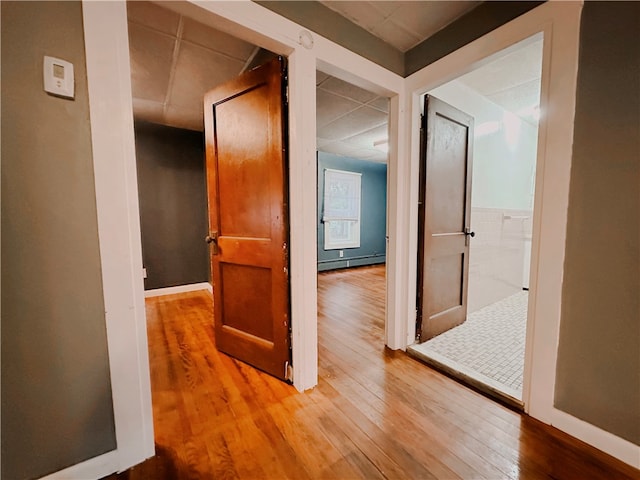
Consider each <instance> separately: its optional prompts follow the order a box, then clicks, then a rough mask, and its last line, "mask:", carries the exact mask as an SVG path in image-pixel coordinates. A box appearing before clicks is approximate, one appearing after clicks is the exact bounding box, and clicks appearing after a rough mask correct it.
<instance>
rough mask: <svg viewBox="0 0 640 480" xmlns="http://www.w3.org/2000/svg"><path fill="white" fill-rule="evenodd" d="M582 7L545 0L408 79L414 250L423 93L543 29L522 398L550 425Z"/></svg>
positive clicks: (409, 328) (411, 332)
mask: <svg viewBox="0 0 640 480" xmlns="http://www.w3.org/2000/svg"><path fill="white" fill-rule="evenodd" d="M581 10H582V3H580V2H575V3H574V2H566V3H565V2H558V3H556V2H547V3H545V4H543V5H541V6H539V7H536V8H535V9H533V10H531V11H530V12H528V13H526V14H524V15H522V16H521V17H518V18H516V19H514V20H513V21H511V22H509V23H507V24H505V25H503V26H502V27H500V28H498V29H496V30H494V31H493V32H491V33H488V34H487V35H485V36H483V37H481V38H479V39H478V40H475V41H474V42H472V43H470V44H468V45H466V46H464V47H462V48H460V49H459V50H457V51H455V52H453V53H451V54H449V55H447V56H446V57H444V58H442V59H440V60H438V61H436V62H434V63H433V64H431V65H429V66H427V67H425V68H423V69H422V70H420V71H418V72H416V73H414V74H412V75H411V76H409V77H407V79H406V84H405V88H406V90H407V92H408V94H407V104H406V107H405V108H406V111H407V112H409V115H410V116H411V121H410V123H411V125H412V129H411V132H410V140H409V141H410V144H411V172H412V175H411V178H412V179H413V181H412V182H411V185H410V192H409V195H410V196H411V202H410V205H411V209H410V211H409V212H408V215H409V217H410V218H409V221H408V223H409V232H410V237H411V245H410V247H409V249H410V254H411V255H417V218H418V211H417V199H418V184H417V178H418V171H419V170H418V169H419V151H420V145H419V139H420V132H419V124H420V115H421V113H422V106H421V102H420V98H421V96H422V95H424V94H425V93H427V92H428V91H429V90H432V89H434V88H436V87H438V86H440V85H442V84H444V83H447V82H449V81H451V80H453V79H455V78H457V77H459V76H461V75H464V74H465V73H467V72H469V71H471V70H474V69H475V68H478V67H480V66H482V65H484V64H486V63H488V62H490V61H492V60H494V59H495V58H498V57H500V56H502V55H505V54H507V53H509V52H510V51H513V50H514V49H517V48H518V47H520V46H522V45H523V44H526V43H527V42H531V41H534V40H536V39H539V38H540V37H539V36H540V35H542V37H543V39H544V44H543V61H542V78H541V98H540V103H541V111H542V112H543V115H542V117H541V119H540V123H539V130H538V153H537V162H536V172H537V174H536V185H535V204H534V218H533V241H532V254H531V274H530V291H529V295H530V297H529V307H528V322H527V339H526V346H525V371H524V382H523V402H524V408H525V411H526V412H527V413H528V414H530V415H531V416H533V417H535V418H537V419H539V420H541V421H543V422H545V423H548V424H555V423H556V419H557V417H558V416H557V415H556V410H555V408H554V405H553V401H554V391H555V370H556V360H557V345H558V333H559V326H560V305H561V294H562V275H563V268H564V250H565V239H566V227H567V207H568V199H569V179H570V168H571V155H572V143H573V120H574V112H575V92H576V83H577V70H578V46H579V30H580V13H581ZM416 274H417V271H416V267H415V266H411V267H410V271H409V276H410V282H411V285H412V286H414V287H413V288H409V289H408V290H407V291H409V292H415V291H416V289H415V285H416ZM410 301H412V302H414V303H415V299H411V300H410ZM405 327H406V334H407V343H408V344H410V343H413V338H414V337H415V316H414V318H410V319H409V320H408V321H407V322H406V323H405Z"/></svg>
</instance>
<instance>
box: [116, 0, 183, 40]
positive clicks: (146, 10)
mask: <svg viewBox="0 0 640 480" xmlns="http://www.w3.org/2000/svg"><path fill="white" fill-rule="evenodd" d="M127 17H128V19H129V22H134V23H138V24H140V25H144V26H146V27H147V28H152V29H154V30H158V31H160V32H164V33H168V34H169V35H173V36H175V35H176V34H177V32H178V24H179V23H180V15H179V14H177V13H176V12H172V11H171V10H167V9H166V8H161V7H158V6H157V5H156V4H154V3H151V2H127Z"/></svg>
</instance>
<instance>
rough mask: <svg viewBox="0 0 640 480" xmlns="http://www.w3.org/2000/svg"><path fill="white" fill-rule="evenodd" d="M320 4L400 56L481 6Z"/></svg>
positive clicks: (450, 3)
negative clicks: (397, 51)
mask: <svg viewBox="0 0 640 480" xmlns="http://www.w3.org/2000/svg"><path fill="white" fill-rule="evenodd" d="M320 3H322V4H323V5H325V6H326V7H329V8H330V9H331V10H333V11H335V12H337V13H339V14H340V15H342V16H343V17H346V18H347V19H349V20H351V21H352V22H353V23H355V24H356V25H359V26H361V27H362V28H364V29H365V30H367V31H368V32H369V33H371V34H373V35H375V36H376V37H378V38H380V39H382V40H384V41H385V42H387V43H388V44H390V45H392V46H394V47H395V48H397V49H398V50H400V51H401V52H406V51H407V50H409V49H411V48H413V47H415V46H416V45H418V44H419V43H420V42H422V41H423V40H425V39H427V38H429V37H430V36H431V35H433V34H434V33H436V32H437V31H438V30H441V29H442V28H444V27H446V26H447V25H449V24H450V23H451V22H453V21H454V20H456V19H457V18H459V17H461V16H462V15H464V14H465V13H467V12H468V11H470V10H472V9H473V8H475V7H477V6H478V5H479V4H480V3H482V2H479V1H476V2H471V1H462V0H459V1H458V0H456V1H425V0H417V1H412V2H400V1H391V2H383V1H373V2H351V1H334V0H331V1H324V0H321V1H320Z"/></svg>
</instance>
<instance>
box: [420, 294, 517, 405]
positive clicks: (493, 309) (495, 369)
mask: <svg viewBox="0 0 640 480" xmlns="http://www.w3.org/2000/svg"><path fill="white" fill-rule="evenodd" d="M528 297H529V295H528V292H526V291H523V292H519V293H516V294H515V295H511V296H510V297H507V298H505V299H504V300H501V301H499V302H497V303H493V304H491V305H488V306H486V307H484V308H482V309H480V310H478V311H476V312H473V313H471V314H469V316H468V318H467V321H466V322H465V323H463V324H462V325H460V326H458V327H456V328H453V329H451V330H449V331H448V332H445V333H443V334H441V335H438V336H437V337H435V338H433V339H431V340H429V341H427V342H424V343H422V344H420V345H413V346H412V347H410V349H412V350H414V352H416V353H417V354H418V356H420V357H423V356H425V357H428V358H431V359H433V360H435V361H436V362H437V363H440V364H443V365H446V366H447V367H449V368H451V369H453V370H455V371H458V372H460V373H462V374H463V375H466V376H468V377H471V378H473V379H475V380H478V381H480V382H482V383H485V384H486V385H488V386H489V387H491V388H493V389H496V390H498V391H499V392H502V393H505V394H507V395H509V396H511V397H513V398H516V399H518V400H522V375H523V370H524V343H525V335H526V324H527V301H528Z"/></svg>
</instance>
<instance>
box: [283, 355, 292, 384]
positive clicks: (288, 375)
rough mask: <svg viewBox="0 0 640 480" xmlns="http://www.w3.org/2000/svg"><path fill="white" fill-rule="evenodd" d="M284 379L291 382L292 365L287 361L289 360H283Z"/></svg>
mask: <svg viewBox="0 0 640 480" xmlns="http://www.w3.org/2000/svg"><path fill="white" fill-rule="evenodd" d="M284 379H285V380H287V381H288V382H291V383H293V367H292V366H291V364H290V363H289V360H287V361H286V362H284Z"/></svg>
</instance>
